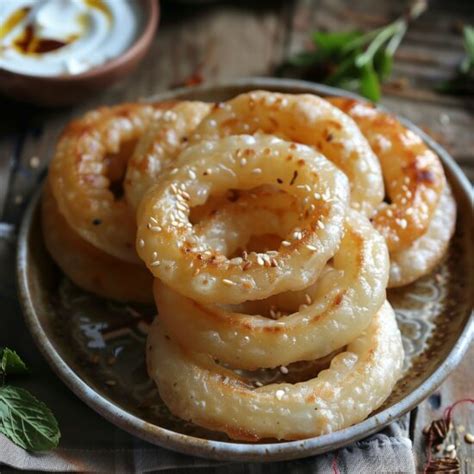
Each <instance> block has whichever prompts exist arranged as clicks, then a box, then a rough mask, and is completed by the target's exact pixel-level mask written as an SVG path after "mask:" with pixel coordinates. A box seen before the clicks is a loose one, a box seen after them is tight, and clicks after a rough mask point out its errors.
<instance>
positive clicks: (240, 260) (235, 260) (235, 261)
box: [230, 257, 244, 265]
mask: <svg viewBox="0 0 474 474" xmlns="http://www.w3.org/2000/svg"><path fill="white" fill-rule="evenodd" d="M243 261H244V259H243V258H241V257H235V258H233V259H232V260H231V261H230V263H231V264H232V265H240V264H241V263H243Z"/></svg>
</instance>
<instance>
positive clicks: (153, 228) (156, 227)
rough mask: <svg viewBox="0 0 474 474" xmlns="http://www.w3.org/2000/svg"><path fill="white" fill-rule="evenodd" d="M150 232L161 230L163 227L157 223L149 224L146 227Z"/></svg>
mask: <svg viewBox="0 0 474 474" xmlns="http://www.w3.org/2000/svg"><path fill="white" fill-rule="evenodd" d="M148 228H149V229H150V230H151V231H152V232H161V231H162V230H163V229H162V228H161V227H160V226H159V225H151V226H150V227H148Z"/></svg>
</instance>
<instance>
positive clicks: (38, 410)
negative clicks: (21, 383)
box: [0, 347, 61, 451]
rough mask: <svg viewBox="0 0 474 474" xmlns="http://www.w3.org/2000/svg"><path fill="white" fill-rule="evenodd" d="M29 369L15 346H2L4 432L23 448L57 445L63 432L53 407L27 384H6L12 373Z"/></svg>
mask: <svg viewBox="0 0 474 474" xmlns="http://www.w3.org/2000/svg"><path fill="white" fill-rule="evenodd" d="M26 373H28V369H27V367H26V364H25V363H24V362H23V360H22V359H21V358H20V356H19V355H18V354H17V353H16V352H15V351H14V350H12V349H9V348H8V347H5V348H3V349H0V433H2V434H4V435H5V436H6V437H7V438H8V439H10V440H11V441H13V442H14V443H15V444H17V445H18V446H20V447H22V448H23V449H28V450H31V451H45V450H48V449H53V448H55V447H57V445H58V443H59V438H60V437H61V433H60V431H59V427H58V422H57V421H56V418H55V417H54V415H53V413H52V412H51V410H50V409H49V408H48V407H47V406H46V405H45V404H44V403H43V402H41V401H39V400H38V399H37V398H35V397H34V396H33V395H32V394H31V393H30V392H28V391H27V390H25V389H24V388H20V387H14V386H12V385H5V378H6V377H7V376H8V375H21V374H26Z"/></svg>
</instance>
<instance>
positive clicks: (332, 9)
mask: <svg viewBox="0 0 474 474" xmlns="http://www.w3.org/2000/svg"><path fill="white" fill-rule="evenodd" d="M458 4H460V6H459V11H462V12H463V16H460V15H459V14H458V13H457V11H458V10H457V8H458ZM402 11H403V4H401V3H400V4H396V3H395V4H394V3H392V2H376V1H374V0H361V1H359V2H350V1H349V0H300V1H298V2H296V7H295V15H294V24H293V29H294V31H293V35H292V38H291V41H290V44H289V46H288V54H295V53H296V52H298V51H301V50H302V49H304V48H305V47H306V48H307V47H308V45H310V40H309V38H310V33H311V32H312V31H315V30H323V31H325V30H334V31H345V30H350V29H368V28H374V27H379V26H381V25H383V24H386V23H387V22H389V21H391V20H393V19H394V18H396V17H397V16H398V15H400V14H401V12H402ZM461 20H462V21H464V22H466V23H472V22H473V21H474V4H472V2H471V5H470V6H467V7H466V5H465V4H464V3H463V2H462V1H461V2H459V1H455V2H451V3H450V9H449V12H448V13H447V9H446V6H445V3H443V2H442V1H433V2H430V8H429V9H428V11H427V12H426V13H424V14H423V15H422V16H421V17H420V18H419V19H418V20H417V21H416V22H414V23H413V24H411V25H410V28H409V30H408V33H407V35H406V37H405V38H404V41H403V42H402V44H401V46H400V48H399V50H398V52H397V55H396V59H395V64H394V71H393V79H392V80H391V81H389V82H388V83H387V84H385V85H384V87H383V92H384V94H383V98H382V101H381V102H382V104H384V105H386V106H387V107H389V108H390V109H391V110H393V111H394V112H396V113H399V114H401V115H403V116H405V117H407V118H409V119H410V120H412V121H413V122H414V123H416V124H417V125H418V126H420V127H421V128H423V129H424V130H425V131H427V132H428V133H430V134H431V135H432V136H433V137H434V138H435V139H436V140H437V141H438V142H440V143H441V144H442V145H443V146H445V147H446V148H447V150H448V151H449V152H450V153H451V154H452V155H453V157H454V158H455V159H457V160H458V161H459V164H460V165H461V166H462V167H463V169H464V171H465V172H466V174H467V175H468V177H470V179H472V176H473V166H474V134H473V133H472V127H473V125H474V123H473V113H474V99H473V98H472V97H471V98H466V97H455V96H451V95H440V94H438V93H437V92H436V91H435V87H436V86H437V85H438V84H439V83H440V82H441V81H443V80H445V79H448V78H449V77H451V75H452V74H454V72H455V68H456V65H457V64H458V63H459V61H460V60H461V58H462V57H463V55H464V49H463V45H462V37H461V34H460V31H459V23H460V21H461ZM434 38H436V41H434ZM414 103H416V106H414Z"/></svg>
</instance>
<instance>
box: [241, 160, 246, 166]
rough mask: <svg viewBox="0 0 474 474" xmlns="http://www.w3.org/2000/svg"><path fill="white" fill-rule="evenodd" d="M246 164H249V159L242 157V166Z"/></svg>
mask: <svg viewBox="0 0 474 474" xmlns="http://www.w3.org/2000/svg"><path fill="white" fill-rule="evenodd" d="M246 164H247V159H246V158H241V160H240V166H245V165H246Z"/></svg>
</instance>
